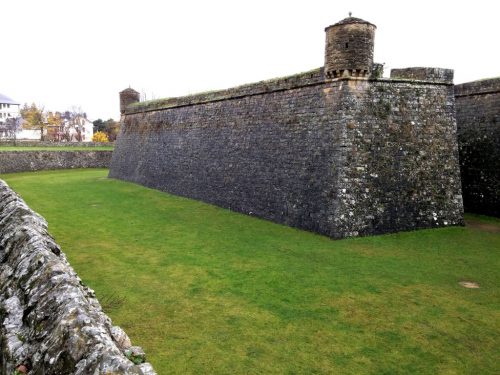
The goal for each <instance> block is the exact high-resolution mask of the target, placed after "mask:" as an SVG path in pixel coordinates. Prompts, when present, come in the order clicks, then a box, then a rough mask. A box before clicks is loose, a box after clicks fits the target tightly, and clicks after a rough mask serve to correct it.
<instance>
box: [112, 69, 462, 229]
mask: <svg viewBox="0 0 500 375" xmlns="http://www.w3.org/2000/svg"><path fill="white" fill-rule="evenodd" d="M278 82H287V80H286V79H280V80H278ZM248 87H250V86H248ZM261 88H262V84H257V85H253V86H252V89H251V90H249V91H248V92H246V93H245V95H243V94H241V92H240V91H238V90H239V89H238V90H228V91H224V92H223V94H221V92H218V93H216V95H215V96H214V97H213V98H207V97H206V95H207V94H202V95H199V96H189V97H185V98H177V99H169V100H165V101H157V102H156V103H154V107H152V106H151V104H150V103H146V104H145V105H144V106H143V105H141V104H135V105H133V106H130V107H128V109H127V111H126V113H125V115H124V116H123V119H122V132H121V134H120V137H119V140H118V143H117V145H116V148H115V152H114V155H113V159H112V163H111V171H110V177H115V178H121V179H125V180H129V181H134V182H137V183H141V184H144V185H146V186H149V187H153V188H157V189H160V190H164V191H168V192H171V193H174V194H178V195H183V196H188V197H191V198H195V199H200V200H203V201H207V202H210V203H213V204H216V205H219V206H222V207H226V208H229V209H232V210H235V211H239V212H244V213H247V214H252V215H257V216H259V217H263V218H266V219H270V220H273V221H277V222H281V223H286V224H288V225H292V226H296V227H300V228H304V229H308V230H312V231H316V232H319V233H323V234H327V235H329V236H332V237H345V236H350V235H366V234H374V233H385V232H391V231H395V230H407V229H415V228H424V227H433V226H441V225H452V224H460V223H461V222H462V208H461V196H460V177H459V174H458V158H457V156H458V155H457V153H458V151H457V145H456V141H455V137H456V127H455V122H454V98H453V86H452V85H450V84H444V83H435V82H422V81H411V80H394V81H391V80H363V79H354V78H351V79H340V80H334V81H325V80H323V81H321V80H319V79H318V80H317V81H315V82H306V84H305V85H300V82H296V84H294V85H293V86H291V87H289V88H281V87H279V88H276V87H272V86H271V87H270V89H269V91H259V90H260V89H261ZM228 93H229V94H228Z"/></svg>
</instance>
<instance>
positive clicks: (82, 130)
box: [61, 114, 94, 142]
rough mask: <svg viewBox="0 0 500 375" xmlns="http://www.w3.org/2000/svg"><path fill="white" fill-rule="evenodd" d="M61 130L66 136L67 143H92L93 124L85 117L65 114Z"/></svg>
mask: <svg viewBox="0 0 500 375" xmlns="http://www.w3.org/2000/svg"><path fill="white" fill-rule="evenodd" d="M61 130H62V133H63V134H66V138H67V139H66V140H67V141H70V142H75V141H76V142H92V136H93V135H94V124H93V123H92V122H91V121H89V120H88V119H87V117H86V116H85V115H81V114H78V115H74V114H70V115H67V114H65V115H64V116H63V123H62V127H61Z"/></svg>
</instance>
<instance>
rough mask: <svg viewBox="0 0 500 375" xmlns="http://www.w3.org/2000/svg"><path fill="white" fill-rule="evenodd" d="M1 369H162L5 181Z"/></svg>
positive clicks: (0, 186)
mask: <svg viewBox="0 0 500 375" xmlns="http://www.w3.org/2000/svg"><path fill="white" fill-rule="evenodd" d="M0 321H1V323H2V324H1V325H0V345H1V354H0V373H2V374H24V373H29V374H47V375H56V374H57V375H66V374H68V375H69V374H75V375H76V374H80V375H88V374H143V375H153V374H155V372H154V370H153V368H152V367H151V365H150V364H149V363H142V364H138V365H136V364H134V363H133V362H132V361H131V360H129V359H128V358H127V357H126V355H128V356H129V357H132V358H133V359H135V360H136V361H137V362H140V361H141V360H143V359H144V353H143V352H142V350H141V349H140V348H138V347H132V346H131V343H130V340H129V339H128V337H127V335H126V334H125V332H124V331H123V330H122V329H120V328H119V327H116V326H113V325H112V323H111V320H110V319H109V318H108V317H107V316H106V315H105V314H104V313H103V312H102V309H101V307H100V305H99V302H98V301H97V299H96V298H95V295H94V292H93V291H92V290H91V289H89V288H87V287H86V286H84V285H83V284H82V281H81V280H80V278H78V276H77V275H76V273H75V271H74V270H73V269H72V268H71V266H70V265H69V264H68V262H67V260H66V257H65V255H64V254H63V253H62V252H61V249H60V248H59V246H58V245H57V244H56V243H55V242H54V240H53V239H52V237H51V236H50V235H49V234H48V232H47V223H46V221H45V220H44V219H43V218H42V217H40V216H39V215H37V214H36V213H34V212H33V211H32V210H31V209H30V208H29V207H28V206H27V205H26V204H25V203H24V201H23V200H22V199H21V198H20V197H19V196H18V195H17V194H15V193H14V192H13V191H12V190H11V189H10V188H9V187H8V186H7V185H6V184H5V183H4V182H3V181H1V180H0Z"/></svg>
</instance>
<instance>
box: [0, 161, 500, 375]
mask: <svg viewBox="0 0 500 375" xmlns="http://www.w3.org/2000/svg"><path fill="white" fill-rule="evenodd" d="M106 175H107V171H106V170H77V171H74V170H73V171H46V172H37V173H22V174H15V175H3V176H1V177H2V178H4V179H5V180H6V181H7V182H8V183H9V184H10V185H11V186H12V187H13V188H14V189H15V190H16V191H18V192H19V193H20V194H21V195H22V196H23V197H24V199H25V200H26V201H27V202H28V203H29V204H30V206H31V207H32V208H33V209H34V210H36V211H38V212H39V213H41V214H42V215H43V216H45V218H46V219H47V220H48V222H49V229H50V231H51V233H52V234H53V235H54V237H55V238H56V240H57V241H58V243H59V244H60V245H61V246H62V248H63V250H64V252H65V253H66V254H67V256H68V258H69V260H70V262H71V264H72V265H73V267H74V268H75V269H76V271H77V272H78V273H79V275H80V276H81V277H82V278H83V280H84V281H85V282H86V283H87V284H88V285H89V286H90V287H92V288H93V289H95V290H96V293H97V296H98V297H99V298H100V300H101V303H102V304H103V305H104V308H105V310H106V311H107V312H108V314H109V315H110V316H111V317H112V319H113V321H114V323H115V324H118V325H120V326H122V327H123V328H124V329H125V330H126V331H127V333H128V334H129V335H130V336H131V338H132V341H133V342H134V343H136V344H137V345H141V346H142V347H143V348H144V349H145V350H146V353H147V354H148V356H149V357H148V358H149V360H150V361H151V362H152V363H153V365H154V366H155V368H156V370H157V371H158V373H159V374H167V373H178V374H190V373H192V374H200V373H217V374H248V373H262V374H264V373H265V374H271V373H272V374H320V373H322V374H332V373H338V374H498V373H500V366H499V362H498V358H500V349H499V348H500V339H499V337H500V335H499V333H500V298H499V297H500V293H499V281H500V272H499V269H500V267H499V266H500V264H499V263H500V261H499V260H500V257H499V251H500V232H499V231H500V221H499V220H496V219H491V218H489V219H487V220H484V221H483V219H481V218H479V217H470V216H469V217H468V219H469V220H472V222H473V223H475V225H474V226H471V227H467V228H462V227H455V228H444V229H437V230H421V231H417V232H408V233H399V234H392V235H385V236H377V237H365V238H356V239H347V240H342V241H333V240H330V239H328V238H326V237H323V236H319V235H315V234H312V233H308V232H304V231H300V230H296V229H292V228H288V227H285V226H282V225H278V224H274V223H270V222H267V221H264V220H259V219H256V218H252V217H248V216H245V215H240V214H237V213H233V212H230V211H228V210H224V209H221V208H218V207H214V206H211V205H207V204H204V203H200V202H196V201H192V200H188V199H185V198H180V197H176V196H172V195H168V194H165V193H161V192H158V191H155V190H150V189H146V188H144V187H141V186H137V185H134V184H130V183H125V182H121V181H116V180H111V179H107V178H106ZM462 280H470V281H475V282H477V283H479V285H480V286H481V287H480V289H465V288H463V287H461V286H460V285H459V284H458V283H459V282H460V281H462Z"/></svg>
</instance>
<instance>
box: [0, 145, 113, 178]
mask: <svg viewBox="0 0 500 375" xmlns="http://www.w3.org/2000/svg"><path fill="white" fill-rule="evenodd" d="M112 153H113V152H112V151H90V150H89V151H2V152H0V173H16V172H28V171H40V170H48V169H72V168H108V167H109V165H110V163H111V154H112Z"/></svg>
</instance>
